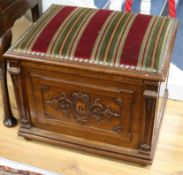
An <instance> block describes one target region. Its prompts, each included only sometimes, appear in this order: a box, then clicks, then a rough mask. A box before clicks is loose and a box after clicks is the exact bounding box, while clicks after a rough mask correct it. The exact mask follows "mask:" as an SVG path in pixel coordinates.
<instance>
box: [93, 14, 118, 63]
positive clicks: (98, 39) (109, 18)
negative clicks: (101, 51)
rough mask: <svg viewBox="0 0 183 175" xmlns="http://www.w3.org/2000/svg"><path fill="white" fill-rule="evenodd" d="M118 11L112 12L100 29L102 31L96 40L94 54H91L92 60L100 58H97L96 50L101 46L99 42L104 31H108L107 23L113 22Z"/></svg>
mask: <svg viewBox="0 0 183 175" xmlns="http://www.w3.org/2000/svg"><path fill="white" fill-rule="evenodd" d="M116 13H117V12H112V13H111V14H110V15H109V16H108V17H107V19H106V21H105V23H104V24H103V26H102V29H101V30H100V33H99V35H98V37H97V39H96V41H95V44H94V47H93V50H92V54H91V58H90V60H98V58H96V56H95V55H96V54H97V53H96V52H97V49H98V47H99V44H100V41H101V39H102V37H103V35H104V32H105V31H106V28H107V25H108V24H109V23H110V22H111V20H112V19H113V16H114V15H115V14H116Z"/></svg>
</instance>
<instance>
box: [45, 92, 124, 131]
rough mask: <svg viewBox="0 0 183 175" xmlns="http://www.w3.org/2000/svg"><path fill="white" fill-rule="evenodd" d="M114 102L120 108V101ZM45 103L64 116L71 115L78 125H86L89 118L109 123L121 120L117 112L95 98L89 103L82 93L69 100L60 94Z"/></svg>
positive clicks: (119, 127) (87, 97) (74, 94)
mask: <svg viewBox="0 0 183 175" xmlns="http://www.w3.org/2000/svg"><path fill="white" fill-rule="evenodd" d="M115 101H116V103H117V105H118V106H120V107H121V105H122V100H121V99H115ZM45 103H46V104H50V105H51V106H52V107H53V108H54V109H56V110H61V111H63V113H64V115H65V116H68V115H69V114H70V113H73V114H74V116H75V117H76V119H77V121H78V122H79V123H80V124H86V123H87V122H88V120H89V117H90V116H92V117H93V118H95V120H96V121H97V122H99V121H101V120H102V119H107V120H109V121H110V120H111V119H112V118H121V116H120V114H119V112H116V111H114V110H112V109H111V107H109V106H105V105H103V104H102V100H101V99H100V98H96V99H94V101H93V102H91V100H90V98H89V96H88V94H84V93H82V92H74V93H73V94H72V95H71V98H70V99H69V98H68V97H67V95H66V94H65V93H61V94H60V95H58V96H54V97H52V98H51V99H49V100H46V101H45ZM121 128H122V127H121V126H118V127H117V128H115V129H114V130H115V131H116V132H118V131H119V130H120V129H121Z"/></svg>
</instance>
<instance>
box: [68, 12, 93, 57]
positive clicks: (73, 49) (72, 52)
mask: <svg viewBox="0 0 183 175" xmlns="http://www.w3.org/2000/svg"><path fill="white" fill-rule="evenodd" d="M91 13H93V14H90V16H89V18H87V21H86V22H85V21H84V25H83V27H82V28H81V29H78V30H79V34H78V32H77V33H76V35H78V36H77V37H76V38H75V37H74V41H73V42H74V43H73V42H72V45H70V46H69V56H70V57H74V55H75V52H76V49H77V46H78V43H79V41H80V39H81V37H82V35H83V32H84V31H85V30H86V27H87V25H88V24H89V23H90V21H91V19H92V18H93V16H94V15H95V14H96V13H97V10H94V11H92V12H91Z"/></svg>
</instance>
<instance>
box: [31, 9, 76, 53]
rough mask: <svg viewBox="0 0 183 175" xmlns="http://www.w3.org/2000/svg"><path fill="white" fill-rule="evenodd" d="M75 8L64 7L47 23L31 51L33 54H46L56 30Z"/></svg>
mask: <svg viewBox="0 0 183 175" xmlns="http://www.w3.org/2000/svg"><path fill="white" fill-rule="evenodd" d="M74 9H76V7H70V6H68V7H64V8H63V9H61V10H60V12H59V13H57V15H56V16H55V17H54V18H53V19H52V20H51V21H50V22H49V23H48V25H47V26H46V27H45V29H44V30H43V31H42V33H41V34H40V35H39V37H38V38H37V40H36V42H35V44H34V46H33V48H32V51H35V52H43V53H45V52H47V49H48V46H49V43H50V41H51V39H52V38H53V36H54V34H55V32H56V31H57V30H58V28H59V27H60V25H61V24H62V23H63V22H64V20H65V18H66V17H67V16H68V15H69V14H70V13H71V12H72V11H73V10H74Z"/></svg>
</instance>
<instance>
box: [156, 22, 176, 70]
mask: <svg viewBox="0 0 183 175" xmlns="http://www.w3.org/2000/svg"><path fill="white" fill-rule="evenodd" d="M175 23H176V20H173V21H172V20H171V21H169V25H168V27H167V29H166V34H165V40H164V42H163V44H162V49H161V53H160V58H161V59H159V64H158V65H159V67H158V70H162V68H163V67H164V63H165V59H166V58H167V54H169V49H170V48H169V46H170V40H171V39H172V35H174V34H175V30H176V27H175V26H176V24H175ZM160 66H161V67H160Z"/></svg>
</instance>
